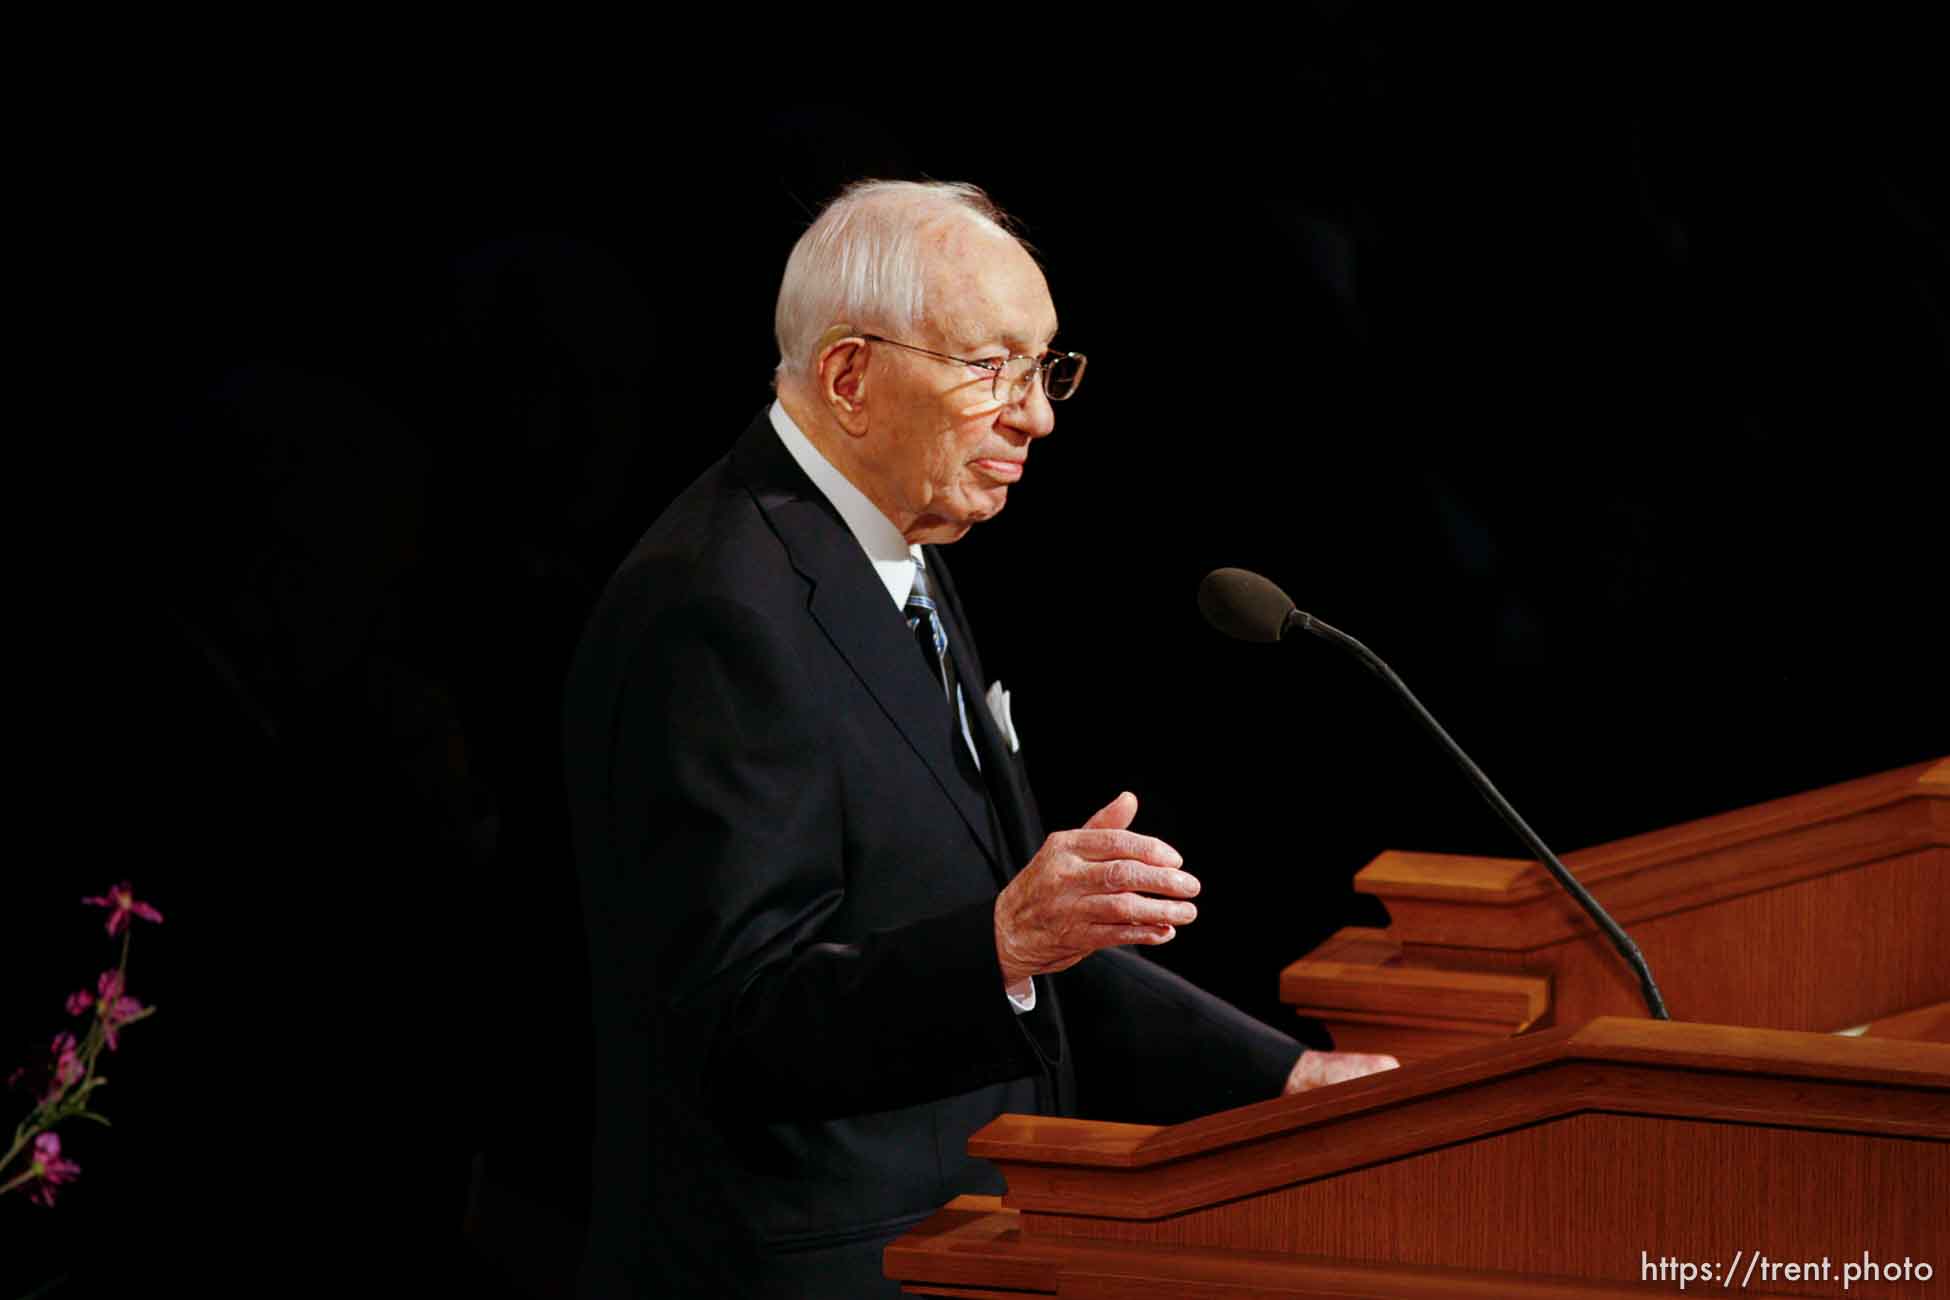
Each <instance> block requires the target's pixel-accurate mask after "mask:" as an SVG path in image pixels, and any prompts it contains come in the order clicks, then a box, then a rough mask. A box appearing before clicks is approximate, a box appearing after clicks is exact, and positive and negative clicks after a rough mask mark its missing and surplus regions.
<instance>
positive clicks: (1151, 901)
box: [1077, 894, 1198, 925]
mask: <svg viewBox="0 0 1950 1300" xmlns="http://www.w3.org/2000/svg"><path fill="white" fill-rule="evenodd" d="M1077 915H1079V916H1082V917H1085V918H1086V919H1088V920H1091V921H1095V922H1098V923H1099V924H1107V925H1190V924H1191V923H1192V922H1193V921H1196V920H1197V919H1198V909H1197V908H1196V907H1193V906H1192V905H1191V904H1190V903H1174V902H1171V901H1170V900H1168V899H1163V898H1145V897H1144V896H1143V895H1141V894H1092V895H1089V896H1088V897H1086V898H1082V899H1079V900H1078V901H1077Z"/></svg>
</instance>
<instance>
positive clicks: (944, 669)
mask: <svg viewBox="0 0 1950 1300" xmlns="http://www.w3.org/2000/svg"><path fill="white" fill-rule="evenodd" d="M905 612H906V614H907V630H908V631H910V632H912V633H913V634H914V639H915V641H916V642H917V643H918V644H919V645H920V647H921V657H922V658H923V659H925V660H926V661H927V665H928V671H930V672H932V673H933V674H934V679H935V680H936V681H937V682H940V683H941V692H942V699H943V700H944V701H945V702H946V704H947V705H948V713H949V716H950V717H952V718H954V719H955V720H956V721H957V722H959V723H960V726H961V738H962V740H963V741H964V742H965V743H966V744H967V746H968V756H969V757H970V758H972V759H974V760H975V767H976V770H977V771H979V770H980V769H981V766H982V759H981V756H980V755H979V754H977V753H976V752H975V737H974V735H973V734H972V733H971V732H970V731H969V729H968V701H967V699H966V698H965V697H964V696H963V695H962V690H961V683H960V682H959V681H957V680H956V679H955V661H954V660H953V659H951V658H949V657H948V630H947V628H945V627H943V626H942V623H941V613H940V611H939V610H938V609H937V608H936V606H935V602H934V593H933V591H932V590H931V589H930V588H929V586H928V570H927V566H926V565H924V564H918V563H917V564H916V565H915V566H914V585H913V587H912V588H910V589H909V591H908V593H907V606H906V610H905Z"/></svg>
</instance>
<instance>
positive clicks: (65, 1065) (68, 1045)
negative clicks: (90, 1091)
mask: <svg viewBox="0 0 1950 1300" xmlns="http://www.w3.org/2000/svg"><path fill="white" fill-rule="evenodd" d="M48 1050H49V1051H51V1052H52V1053H53V1054H54V1065H53V1067H52V1068H51V1069H50V1070H49V1072H48V1079H47V1092H46V1093H45V1094H43V1095H42V1097H41V1101H42V1103H43V1104H45V1103H47V1102H50V1101H53V1100H54V1099H55V1098H56V1097H59V1096H60V1095H61V1094H62V1093H64V1092H66V1091H67V1090H68V1089H69V1088H71V1087H73V1086H74V1085H75V1084H77V1083H79V1082H81V1076H82V1075H84V1074H86V1073H87V1070H86V1069H85V1068H83V1066H82V1064H81V1058H80V1057H79V1056H77V1055H75V1041H74V1035H73V1034H69V1033H59V1034H56V1035H55V1036H54V1044H53V1046H52V1047H50V1048H49V1049H48Z"/></svg>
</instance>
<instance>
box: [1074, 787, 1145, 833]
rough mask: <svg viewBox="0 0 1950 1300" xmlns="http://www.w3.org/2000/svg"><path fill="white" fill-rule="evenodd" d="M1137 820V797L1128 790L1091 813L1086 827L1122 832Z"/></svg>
mask: <svg viewBox="0 0 1950 1300" xmlns="http://www.w3.org/2000/svg"><path fill="white" fill-rule="evenodd" d="M1136 818H1137V796H1136V795H1134V794H1132V793H1131V792H1130V791H1129V790H1126V791H1124V792H1123V793H1122V794H1120V795H1118V796H1117V797H1116V798H1115V799H1112V800H1111V801H1110V802H1109V803H1107V804H1105V805H1104V806H1103V807H1101V808H1099V809H1098V810H1097V811H1096V812H1094V813H1091V814H1090V820H1089V821H1087V822H1085V823H1084V826H1085V828H1086V829H1089V830H1113V831H1121V830H1123V829H1124V828H1125V827H1127V826H1129V825H1130V824H1131V823H1132V822H1133V821H1134V820H1136Z"/></svg>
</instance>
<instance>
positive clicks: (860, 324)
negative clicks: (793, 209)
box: [772, 180, 1026, 379]
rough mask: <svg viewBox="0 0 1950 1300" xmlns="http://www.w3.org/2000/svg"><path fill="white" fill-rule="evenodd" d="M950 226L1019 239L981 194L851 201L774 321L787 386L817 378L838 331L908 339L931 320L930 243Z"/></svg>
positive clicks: (798, 264)
mask: <svg viewBox="0 0 1950 1300" xmlns="http://www.w3.org/2000/svg"><path fill="white" fill-rule="evenodd" d="M950 220H965V221H973V222H975V223H976V224H978V225H980V226H983V227H985V228H987V229H989V230H992V231H994V232H995V233H997V234H1002V235H1007V236H1009V237H1010V238H1012V239H1014V238H1016V235H1015V232H1014V230H1013V229H1011V227H1012V226H1013V224H1014V223H1013V222H1012V221H1011V220H1010V218H1009V216H1008V214H1007V213H1005V212H1003V211H1002V209H1000V208H998V207H996V206H995V203H994V201H993V200H991V199H990V198H989V196H988V195H987V194H985V193H983V192H982V190H981V189H980V187H978V186H974V185H968V184H962V183H952V182H946V181H927V182H921V181H872V180H869V181H856V182H854V183H853V184H852V185H849V186H847V187H846V189H844V190H843V191H841V192H840V195H839V197H838V198H836V199H834V200H833V201H832V202H831V203H829V204H827V205H826V208H825V210H824V211H822V212H821V213H820V214H819V216H818V217H816V218H815V219H814V220H813V223H812V225H811V226H810V227H808V228H807V230H806V233H805V234H803V235H801V236H799V242H798V243H797V244H795V245H793V248H792V256H790V257H789V258H787V259H786V263H785V275H784V276H783V277H782V278H781V279H780V281H779V303H778V308H777V310H776V311H775V312H774V313H773V317H772V328H773V332H774V333H775V334H776V335H777V336H778V341H779V365H778V371H777V374H778V378H780V379H786V378H793V379H803V378H804V377H806V376H807V375H808V374H810V373H811V369H812V361H813V349H814V348H816V347H817V346H818V344H819V338H820V336H821V335H822V334H824V333H825V332H826V330H827V329H828V328H830V327H831V326H833V325H837V324H846V325H849V326H852V327H853V328H855V329H873V330H875V331H877V332H885V333H888V334H893V335H899V334H905V333H909V332H911V331H912V330H913V329H914V327H915V326H916V325H917V324H919V323H920V322H921V321H922V320H924V319H926V317H927V287H928V285H927V267H926V263H925V259H924V258H923V256H922V245H923V242H924V241H923V239H922V236H923V235H924V234H925V233H926V232H927V231H928V230H929V229H930V228H932V227H934V226H936V225H938V224H939V223H941V222H943V221H950ZM1017 242H1018V243H1020V242H1021V241H1020V240H1019V239H1018V240H1017ZM1025 247H1026V246H1025Z"/></svg>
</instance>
